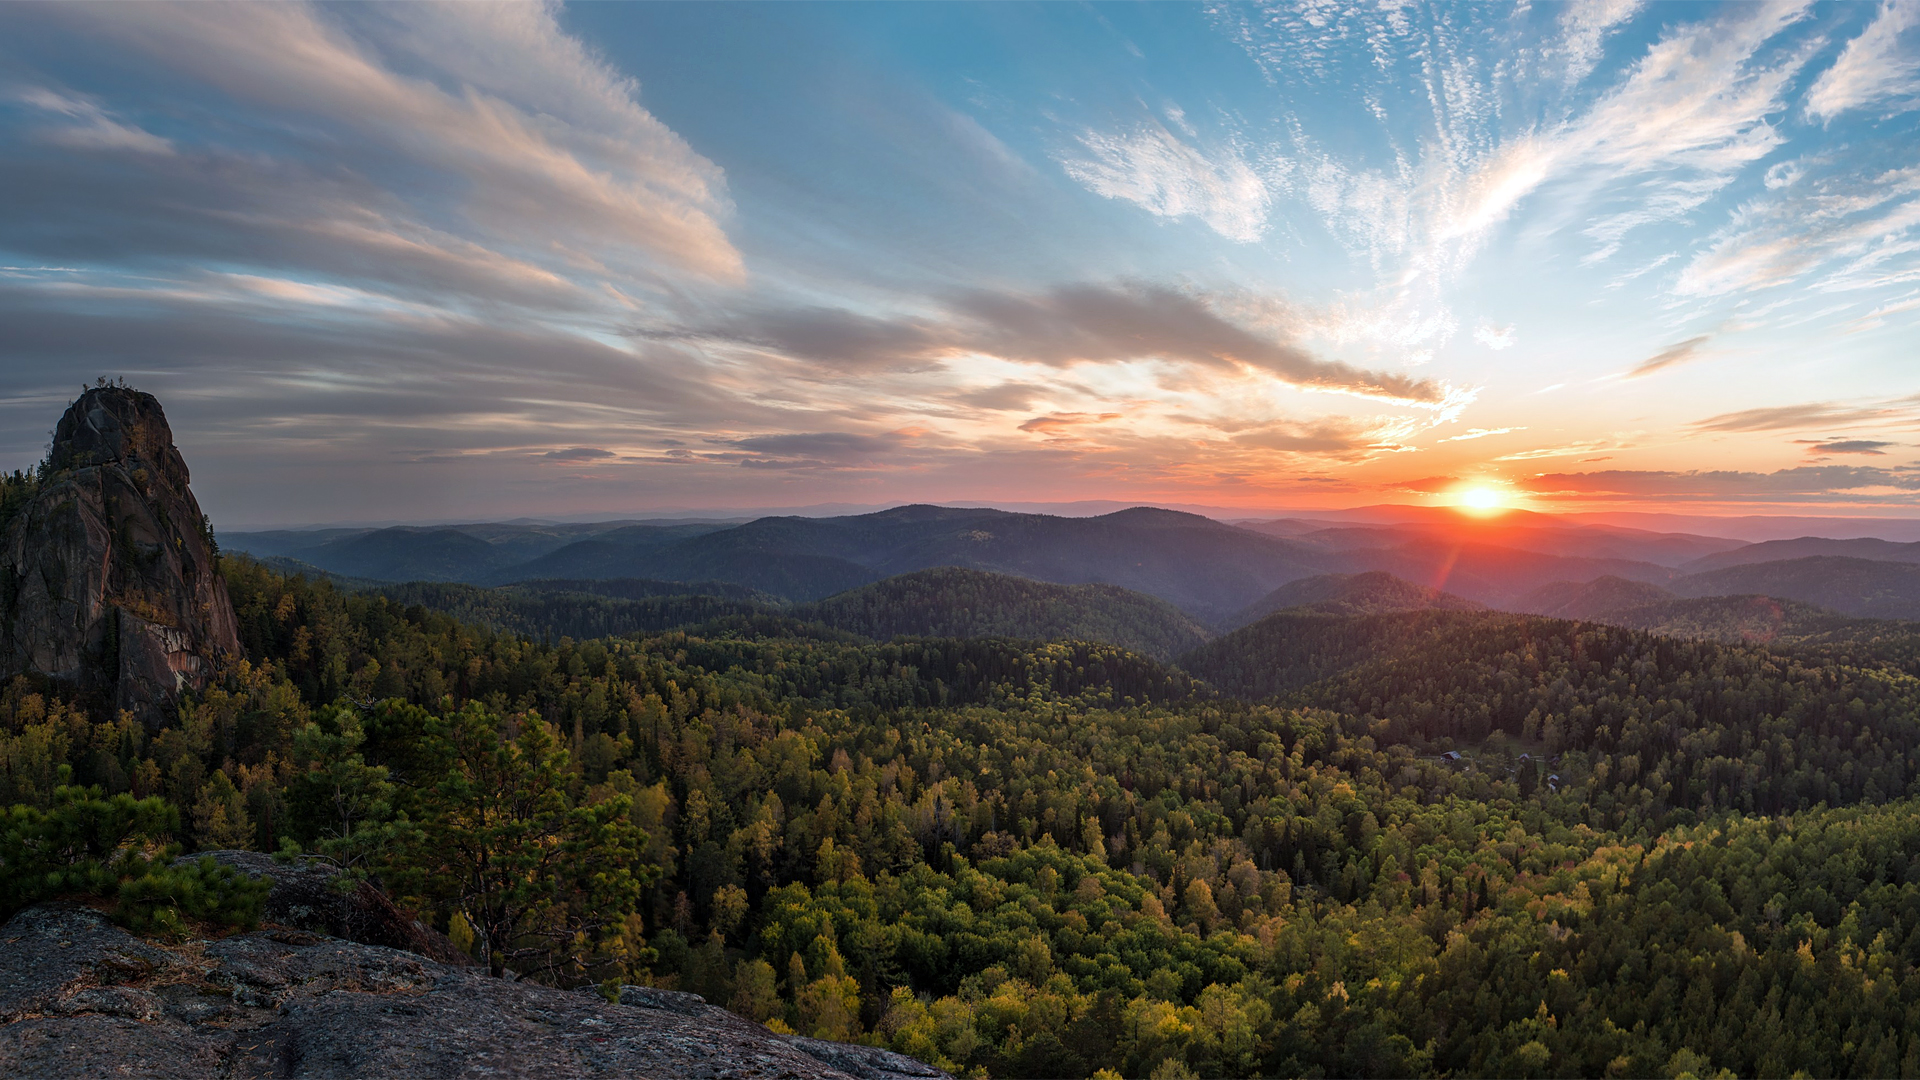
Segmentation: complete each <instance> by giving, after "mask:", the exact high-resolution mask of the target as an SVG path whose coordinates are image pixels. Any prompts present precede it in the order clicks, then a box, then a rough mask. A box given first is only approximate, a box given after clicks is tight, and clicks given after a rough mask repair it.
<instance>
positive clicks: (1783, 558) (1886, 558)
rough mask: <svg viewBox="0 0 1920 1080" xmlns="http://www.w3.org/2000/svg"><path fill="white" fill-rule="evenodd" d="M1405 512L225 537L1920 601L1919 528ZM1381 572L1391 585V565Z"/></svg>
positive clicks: (1208, 608)
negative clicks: (1647, 525)
mask: <svg viewBox="0 0 1920 1080" xmlns="http://www.w3.org/2000/svg"><path fill="white" fill-rule="evenodd" d="M1407 516H1408V517H1409V518H1410V519H1412V520H1408V521H1403V522H1398V523H1392V522H1388V523H1380V522H1367V523H1357V524H1356V523H1350V522H1348V523H1343V522H1335V523H1331V524H1330V523H1328V522H1326V521H1317V520H1307V519H1275V520H1268V521H1258V522H1241V523H1238V524H1226V523H1223V522H1220V521H1216V520H1213V519H1211V518H1207V517H1202V516H1200V515H1197V514H1190V513H1184V512H1179V511H1172V510H1160V509H1154V508H1149V507H1135V508H1132V509H1127V510H1121V511H1117V512H1114V513H1110V514H1105V515H1101V516H1098V517H1078V518H1076V517H1058V516H1053V515H1047V514H1029V513H1012V512H1008V511H1002V510H991V509H954V508H946V507H936V506H902V507H897V508H894V509H891V510H886V511H881V512H879V513H872V514H860V515H853V516H848V517H837V518H803V517H768V518H759V519H756V520H751V521H744V522H728V521H704V522H686V521H645V520H641V521H612V522H599V523H585V524H548V523H535V522H492V523H477V524H471V525H454V526H436V527H412V526H399V527H392V528H382V529H317V530H307V531H294V530H281V531H275V532H260V533H232V534H227V535H224V536H222V537H221V540H222V543H223V544H224V546H226V547H227V548H228V549H229V550H237V551H243V552H247V553H249V554H251V555H254V556H256V557H262V558H270V559H274V560H276V561H277V562H279V564H280V565H283V566H299V565H302V564H304V565H306V566H310V567H312V568H314V569H316V570H320V571H325V572H327V573H329V574H333V575H339V576H342V577H345V578H352V579H360V580H361V581H363V582H453V583H463V584H468V585H477V586H502V585H513V584H517V583H525V582H534V581H553V580H567V581H574V582H581V581H595V580H600V581H605V580H620V579H641V580H647V581H654V582H676V583H681V582H705V583H712V584H711V585H709V586H707V587H705V588H702V589H700V590H697V591H699V592H701V593H703V594H707V595H713V594H714V589H715V588H716V587H718V586H722V585H724V586H732V587H736V588H739V589H745V590H751V591H754V592H757V593H759V594H762V595H763V597H764V598H766V599H768V600H770V601H773V602H775V603H779V602H785V603H788V604H805V603H809V602H813V601H817V600H822V599H825V598H827V597H830V596H834V595H836V594H839V593H843V592H845V591H847V590H850V589H855V588H858V587H860V586H864V585H869V584H872V583H874V582H877V581H881V580H884V579H887V578H891V577H894V576H897V575H900V574H905V573H910V572H913V571H919V570H928V569H933V568H938V567H960V568H966V569H973V570H983V571H991V572H995V573H1001V574H1008V575H1012V576H1014V577H1019V578H1026V579H1030V580H1032V581H1037V582H1049V583H1054V584H1059V585H1111V586H1118V587H1120V588H1123V589H1128V590H1132V591H1134V592H1138V593H1144V594H1146V595H1147V596H1150V597H1154V598H1157V599H1158V600H1161V601H1164V602H1165V603H1167V604H1171V605H1173V606H1174V607H1175V608H1178V609H1179V610H1180V611H1181V612H1184V613H1185V614H1186V616H1188V617H1189V618H1190V619H1192V620H1194V621H1196V622H1197V623H1198V624H1200V625H1204V626H1206V627H1210V628H1212V629H1215V630H1224V629H1231V628H1232V627H1235V626H1239V625H1244V624H1245V623H1247V622H1250V621H1252V620H1253V619H1256V618H1258V617H1260V616H1261V615H1263V614H1266V613H1268V612H1271V611H1276V610H1280V609H1282V608H1286V607H1292V606H1297V605H1299V604H1303V603H1314V602H1317V601H1315V600H1314V599H1312V598H1310V597H1308V596H1307V594H1305V593H1302V594H1299V595H1297V596H1296V595H1294V594H1289V593H1285V592H1279V593H1276V590H1283V589H1284V588H1285V587H1286V586H1289V585H1290V584H1292V583H1295V582H1301V581H1305V580H1307V579H1312V578H1319V577H1322V576H1324V575H1328V574H1360V575H1367V574H1386V575H1391V576H1392V577H1393V578H1396V579H1399V580H1400V581H1403V582H1406V583H1408V584H1409V585H1410V587H1413V588H1415V589H1416V590H1424V591H1425V593H1426V594H1428V595H1430V596H1434V597H1438V596H1440V595H1441V594H1446V595H1447V596H1448V597H1450V598H1452V599H1449V600H1447V601H1445V602H1444V603H1441V604H1440V605H1439V606H1448V605H1450V604H1453V603H1455V602H1456V601H1457V602H1466V603H1472V604H1479V605H1485V606H1488V607H1493V608H1499V609H1504V610H1511V611H1522V612H1530V613H1537V614H1551V615H1557V616H1562V617H1571V618H1592V617H1595V616H1596V615H1597V614H1600V613H1603V612H1622V611H1627V610H1630V609H1634V608H1639V607H1646V606H1648V605H1653V604H1658V603H1663V602H1667V601H1672V600H1681V599H1698V598H1703V597H1715V596H1746V595H1761V596H1768V597H1773V598H1776V599H1778V600H1782V601H1795V602H1799V603H1801V604H1810V605H1815V606H1818V607H1820V608H1825V609H1830V610H1831V611H1833V612H1837V613H1840V614H1843V615H1850V616H1858V617H1876V618H1915V617H1920V543H1894V542H1890V541H1884V540H1875V539H1841V540H1830V539H1824V538H1819V537H1803V538H1800V539H1795V540H1770V541H1765V542H1761V543H1747V542H1744V541H1740V540H1733V539H1727V538H1724V537H1715V536H1704V535H1696V534H1690V533H1662V532H1652V531H1645V530H1636V529H1628V528H1622V527H1618V526H1612V525H1601V524H1587V523H1578V522H1574V521H1572V520H1569V519H1561V518H1555V517H1553V516H1550V515H1545V514H1536V513H1530V512H1526V511H1515V512H1511V513H1507V514H1503V515H1500V516H1498V517H1495V518H1488V519H1478V518H1472V517H1467V516H1463V515H1460V514H1455V513H1452V512H1447V511H1438V512H1436V511H1433V510H1432V509H1430V508H1407ZM281 560H293V561H292V562H285V561H281ZM1370 580H1373V581H1374V586H1373V587H1374V589H1375V591H1376V592H1377V591H1378V589H1379V588H1380V586H1379V579H1370ZM680 588H681V591H683V592H691V591H695V590H692V589H691V587H686V586H682V587H680ZM546 591H552V590H551V589H549V590H546ZM570 591H575V592H579V591H582V590H580V589H573V590H570ZM1376 599H1377V598H1376ZM1403 599H1404V598H1403ZM1358 602H1360V603H1362V604H1363V605H1364V604H1366V603H1373V602H1375V601H1372V600H1362V601H1358ZM1393 602H1394V603H1398V602H1400V601H1399V600H1394V601H1393Z"/></svg>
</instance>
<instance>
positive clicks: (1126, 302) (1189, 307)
mask: <svg viewBox="0 0 1920 1080" xmlns="http://www.w3.org/2000/svg"><path fill="white" fill-rule="evenodd" d="M636 332H637V333H639V334H641V335H642V336H648V337H654V338H660V339H669V340H687V341H706V342H714V343H721V344H735V345H749V346H752V347H755V348H761V349H767V350H772V351H774V352H777V353H780V354H782V355H786V356H791V357H795V358H798V359H804V360H809V361H813V362H816V363H819V364H822V365H824V366H826V367H828V368H831V369H833V370H836V371H875V370H903V369H912V368H916V367H921V366H924V365H925V364H927V363H928V362H929V361H931V360H935V359H942V358H948V357H955V356H964V355H969V354H985V355H988V356H993V357H997V358H1000V359H1003V360H1009V361H1014V362H1017V363H1028V364H1040V365H1045V366H1049V367H1067V366H1071V365H1074V364H1083V363H1094V364H1099V363H1114V362H1123V361H1132V360H1149V359H1157V360H1164V361H1168V362H1171V363H1176V364H1184V365H1190V366H1193V367H1196V368H1200V369H1205V370H1212V371H1218V372H1222V373H1229V374H1256V375H1261V376H1266V377H1270V378H1273V379H1276V380H1279V381H1281V382H1284V383H1288V384H1291V385H1294V386H1298V387H1301V388H1303V389H1308V390H1321V391H1330V392H1336V393H1345V394H1354V395H1358V396H1361V397H1371V398H1378V399H1383V400H1387V401H1392V402H1395V403H1399V404H1406V405H1413V406H1418V407H1422V408H1430V409H1440V408H1448V407H1452V406H1455V405H1457V404H1459V403H1460V401H1461V400H1462V399H1461V394H1460V392H1458V391H1450V390H1449V389H1448V388H1447V387H1445V386H1443V385H1441V384H1439V383H1436V382H1434V381H1432V380H1429V379H1415V378H1411V377H1409V376H1406V375H1400V374H1395V373H1382V372H1373V371H1365V370H1362V369H1360V368H1356V367H1353V366H1351V365H1349V364H1345V363H1342V362H1340V361H1335V360H1326V359H1322V358H1320V357H1318V356H1316V355H1314V354H1313V353H1311V352H1309V351H1308V350H1307V349H1305V348H1303V347H1302V346H1300V345H1297V344H1295V343H1294V342H1292V341H1290V340H1288V339H1285V338H1282V337H1275V336H1270V335H1268V334H1262V333H1257V332H1255V331H1253V330H1249V329H1247V328H1246V327H1244V326H1242V325H1240V324H1238V323H1236V322H1233V321H1230V320H1229V319H1227V318H1226V317H1225V316H1223V315H1221V314H1220V313H1219V312H1217V311H1216V310H1215V309H1214V306H1213V305H1212V303H1210V302H1209V299H1208V298H1207V297H1205V296H1203V295H1196V294H1192V293H1187V292H1182V291H1179V290H1176V289H1171V288H1166V287H1164V286H1153V285H1131V286H1110V285H1072V286H1062V287H1059V288H1054V289H1049V290H1046V291H1043V292H1037V293H1013V292H987V291H975V292H967V293H961V294H959V295H956V296H953V297H951V298H949V301H948V304H947V310H946V311H945V312H943V313H942V314H941V315H940V316H939V317H928V318H911V317H905V318H893V319H886V318H879V317H875V316H868V315H861V314H857V313H854V312H849V311H844V310H838V309H825V308H808V309H801V310H790V311H771V312H763V313H760V314H757V315H752V316H745V317H742V318H738V319H735V320H732V321H730V322H729V323H726V324H721V325H715V326H708V327H691V328H690V327H658V328H642V329H640V330H638V331H636Z"/></svg>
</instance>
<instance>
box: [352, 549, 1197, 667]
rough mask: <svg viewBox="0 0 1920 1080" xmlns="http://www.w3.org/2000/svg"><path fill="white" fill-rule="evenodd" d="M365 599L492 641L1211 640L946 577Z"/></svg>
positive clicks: (1170, 647)
mask: <svg viewBox="0 0 1920 1080" xmlns="http://www.w3.org/2000/svg"><path fill="white" fill-rule="evenodd" d="M363 588H364V591H367V592H372V593H377V594H378V595H381V596H384V597H386V598H387V599H389V600H391V601H393V602H394V603H396V604H401V605H406V606H415V605H417V606H419V607H422V608H425V609H428V610H431V611H438V612H443V613H445V614H448V615H452V616H453V617H455V618H457V619H461V620H463V621H467V622H473V623H479V624H482V625H485V626H489V627H492V628H494V629H496V630H505V631H509V632H511V633H516V634H524V635H527V636H529V637H534V638H539V639H543V640H553V639H558V638H562V637H571V638H575V639H581V640H584V639H587V638H597V637H621V636H625V635H628V634H636V633H658V632H661V631H666V630H694V629H700V630H705V631H716V630H721V629H731V630H740V629H744V628H747V627H754V628H756V629H757V631H758V632H761V633H768V632H784V633H790V634H818V633H820V632H821V631H835V632H838V633H840V634H842V635H852V636H857V637H861V638H866V639H870V640H878V641H886V640H890V639H892V638H897V637H956V638H973V637H1006V638H1019V639H1023V640H1028V641H1097V642H1103V643H1105V644H1109V645H1118V646H1120V647H1121V648H1124V649H1129V650H1132V651H1134V652H1137V653H1140V654H1142V655H1145V656H1150V657H1154V658H1155V659H1159V660H1170V659H1172V658H1173V657H1174V656H1177V655H1179V654H1181V653H1183V652H1186V651H1188V650H1189V649H1192V648H1193V647H1194V646H1196V645H1199V644H1200V643H1202V642H1204V641H1205V640H1207V638H1208V636H1209V635H1208V633H1207V631H1206V629H1205V628H1204V627H1202V626H1201V625H1200V624H1198V623H1196V622H1195V621H1193V619H1191V618H1189V617H1188V616H1187V615H1186V614H1184V613H1183V612H1181V611H1180V609H1178V608H1176V607H1174V606H1173V605H1171V604H1168V603H1166V602H1165V601H1163V600H1158V599H1155V598H1154V597H1151V596H1147V595H1145V594H1143V593H1136V592H1131V591H1129V590H1127V589H1122V588H1120V587H1118V586H1115V585H1052V584H1048V583H1045V582H1038V581H1030V580H1027V579H1025V578H1018V577H1013V576H1011V575H1008V574H995V573H990V572H988V571H984V570H963V569H960V568H957V567H943V568H941V569H937V570H924V571H919V572H916V573H911V574H901V575H899V576H897V577H892V578H888V579H886V580H884V581H880V582H875V583H874V584H872V585H867V586H863V587H861V588H858V589H854V590H851V591H849V592H845V593H841V594H838V595H836V596H832V597H829V598H828V599H826V600H822V601H819V602H816V603H812V604H803V605H798V606H794V605H789V604H786V603H784V602H782V601H781V600H780V599H779V598H778V597H774V596H770V595H768V594H766V593H761V592H757V591H755V590H753V589H749V588H746V587H744V586H740V585H733V584H728V583H725V582H691V583H689V582H674V581H648V580H642V579H633V578H616V579H611V580H593V579H587V580H578V581H567V580H553V581H529V582H523V583H520V584H517V585H506V586H498V587H495V588H483V587H480V586H475V585H460V584H453V583H443V582H412V583H408V584H403V585H384V584H379V583H371V584H369V585H366V586H363Z"/></svg>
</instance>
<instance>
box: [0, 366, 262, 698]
mask: <svg viewBox="0 0 1920 1080" xmlns="http://www.w3.org/2000/svg"><path fill="white" fill-rule="evenodd" d="M0 615H3V616H4V630H5V640H4V642H0V675H5V676H12V675H15V674H18V673H21V672H36V673H39V674H41V675H45V676H47V677H49V678H52V679H54V680H56V681H59V682H63V683H68V684H71V685H76V686H78V687H79V688H80V689H81V690H83V691H85V692H87V693H89V694H92V695H94V696H96V697H97V698H98V699H99V700H100V701H101V702H102V703H103V704H107V705H110V706H111V707H113V708H117V709H126V710H128V711H130V712H132V713H133V714H134V715H136V716H138V717H140V718H141V719H142V720H144V721H146V722H147V723H148V724H150V725H157V724H158V723H160V722H161V721H162V720H163V719H164V716H165V707H166V705H167V703H168V702H169V701H171V700H172V699H173V698H174V697H175V696H176V695H177V694H179V693H180V691H182V690H184V689H189V688H192V689H199V688H201V687H203V686H205V685H206V682H207V680H208V679H209V678H210V677H211V676H212V674H213V672H214V669H215V667H216V666H217V665H218V664H219V662H220V661H221V660H223V659H225V658H228V657H237V656H239V655H240V642H239V638H238V637H237V635H236V634H235V630H234V617H233V605H232V603H231V602H230V601H229V600H228V599H227V590H226V585H225V584H224V583H223V582H222V581H221V580H220V576H219V573H218V571H217V568H216V566H215V563H214V553H213V550H212V544H211V534H210V532H209V531H208V530H207V529H206V526H205V519H204V518H203V517H202V516H201V513H200V505H199V503H197V502H195V501H194V498H193V492H192V491H190V490H188V487H187V463H186V461H185V460H184V459H182V458H181V456H180V451H179V450H178V449H176V448H175V447H174V445H173V432H172V430H171V429H170V428H168V427H167V418H166V415H165V414H164V413H163V412H161V410H160V403H159V402H158V401H156V400H154V398H153V396H152V395H151V394H143V393H141V392H139V391H137V390H130V389H127V388H125V387H117V386H103V387H96V388H94V389H91V390H88V391H87V392H85V393H84V394H82V395H80V400H78V401H76V402H74V403H73V405H72V407H70V408H69V409H68V410H67V413H66V415H65V416H63V417H61V418H60V425H59V427H58V428H56V429H55V431H54V441H53V448H52V451H51V453H50V454H49V456H48V460H47V465H46V469H45V472H44V477H43V479H42V481H41V484H40V487H39V490H38V491H37V492H36V493H35V494H34V495H33V496H32V497H31V499H29V500H28V501H27V503H26V504H25V505H24V506H23V507H21V508H20V509H19V510H18V511H17V512H16V513H15V514H14V515H13V517H12V519H11V520H10V521H9V522H8V523H7V526H6V530H5V533H4V535H0Z"/></svg>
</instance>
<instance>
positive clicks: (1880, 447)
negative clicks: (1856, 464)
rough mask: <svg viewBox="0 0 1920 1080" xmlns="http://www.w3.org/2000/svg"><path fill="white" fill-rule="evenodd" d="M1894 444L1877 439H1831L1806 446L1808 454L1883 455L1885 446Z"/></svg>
mask: <svg viewBox="0 0 1920 1080" xmlns="http://www.w3.org/2000/svg"><path fill="white" fill-rule="evenodd" d="M1892 445H1894V444H1893V443H1890V442H1884V441H1882V440H1879V439H1833V440H1830V441H1827V442H1812V443H1809V444H1808V446H1807V453H1809V454H1869V455H1873V456H1876V457H1878V456H1883V455H1885V454H1886V452H1887V447H1889V446H1892Z"/></svg>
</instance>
